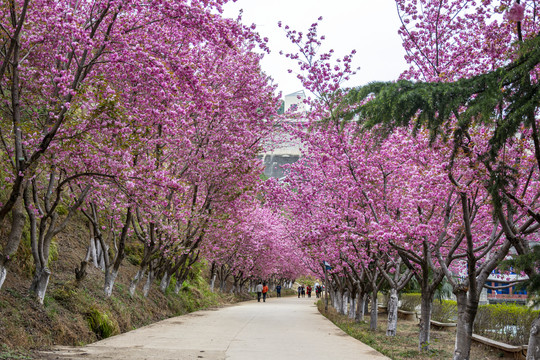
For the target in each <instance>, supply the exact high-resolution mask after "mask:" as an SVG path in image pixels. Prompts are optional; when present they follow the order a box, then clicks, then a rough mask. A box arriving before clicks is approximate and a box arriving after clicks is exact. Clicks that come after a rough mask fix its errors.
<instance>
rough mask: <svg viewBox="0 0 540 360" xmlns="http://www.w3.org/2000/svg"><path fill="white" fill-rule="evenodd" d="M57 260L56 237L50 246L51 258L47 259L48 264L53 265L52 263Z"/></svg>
mask: <svg viewBox="0 0 540 360" xmlns="http://www.w3.org/2000/svg"><path fill="white" fill-rule="evenodd" d="M57 260H58V244H57V243H56V239H52V241H51V246H49V259H48V261H47V266H48V267H51V264H52V263H53V262H54V261H57Z"/></svg>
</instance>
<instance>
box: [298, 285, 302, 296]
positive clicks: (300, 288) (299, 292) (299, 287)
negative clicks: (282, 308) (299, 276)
mask: <svg viewBox="0 0 540 360" xmlns="http://www.w3.org/2000/svg"><path fill="white" fill-rule="evenodd" d="M300 295H302V285H300V286H298V298H299V299H300Z"/></svg>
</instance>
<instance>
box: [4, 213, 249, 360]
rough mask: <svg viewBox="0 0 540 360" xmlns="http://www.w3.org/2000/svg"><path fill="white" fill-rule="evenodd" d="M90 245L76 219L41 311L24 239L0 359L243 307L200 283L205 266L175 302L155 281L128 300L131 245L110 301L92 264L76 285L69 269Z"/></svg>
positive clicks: (136, 255) (134, 255)
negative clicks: (201, 312)
mask: <svg viewBox="0 0 540 360" xmlns="http://www.w3.org/2000/svg"><path fill="white" fill-rule="evenodd" d="M26 236H27V235H26V234H25V237H26ZM87 246H88V229H87V228H86V224H85V220H84V219H83V218H82V216H81V217H78V218H77V219H76V220H75V221H73V222H72V223H71V224H70V225H68V228H67V229H66V231H64V232H63V233H61V234H59V235H58V236H57V238H56V239H55V247H54V249H55V251H53V252H52V254H51V257H50V267H51V271H52V275H51V279H50V283H49V288H48V291H47V295H46V297H45V300H44V304H43V305H40V304H39V303H37V302H36V301H34V299H33V298H32V297H31V295H30V294H29V292H28V288H29V286H30V282H31V276H32V271H33V270H32V260H31V250H30V247H29V241H28V238H25V239H24V240H23V244H21V247H20V248H19V251H18V253H17V256H16V258H15V259H13V261H12V262H11V263H10V267H9V273H8V277H7V279H6V283H5V284H4V286H3V288H2V290H1V291H0V312H1V314H2V316H0V344H2V348H1V349H0V359H8V358H27V357H28V356H31V351H32V349H38V348H39V349H41V348H47V347H50V346H52V345H82V344H86V343H91V342H94V341H96V340H99V339H101V338H103V337H107V336H110V335H113V334H117V333H121V332H125V331H129V330H132V329H135V328H138V327H141V326H144V325H148V324H150V323H153V322H156V321H159V320H162V319H165V318H168V317H171V316H175V315H180V314H185V313H187V312H191V311H195V310H198V309H201V308H207V307H214V306H219V305H222V304H226V303H231V302H236V301H238V300H240V299H238V298H236V297H234V296H233V295H229V294H215V293H212V292H210V291H209V287H208V285H207V281H206V280H205V278H204V277H203V275H204V273H205V271H206V269H205V267H204V265H201V266H199V267H198V268H195V269H194V270H193V272H192V274H190V278H189V280H188V281H186V283H185V284H184V287H183V288H182V290H181V291H180V293H179V294H178V295H177V294H174V292H173V291H170V289H171V288H172V287H174V279H173V281H172V283H171V286H170V287H169V289H168V290H167V292H166V293H165V294H163V293H162V292H161V291H160V290H159V288H158V286H157V285H158V284H157V281H158V280H156V283H155V284H154V286H153V287H152V288H151V290H150V293H149V295H148V297H147V298H145V297H144V296H143V295H142V291H141V288H142V286H139V288H138V291H137V292H136V294H135V296H133V297H131V296H130V294H129V292H128V288H129V283H130V281H131V279H132V277H133V276H134V274H135V273H136V271H137V266H136V264H137V262H138V261H140V257H141V248H140V246H139V245H138V244H137V243H136V242H135V241H134V240H130V242H129V243H128V247H127V249H126V250H127V251H126V253H127V256H126V258H125V259H124V261H123V265H122V267H121V269H120V273H119V275H118V279H117V281H116V284H115V288H114V291H113V294H112V296H111V297H110V298H106V297H105V296H104V294H103V273H102V271H101V270H99V269H97V268H95V267H94V266H93V265H92V264H89V265H88V267H87V272H88V275H87V276H86V278H85V279H84V280H83V281H81V282H80V283H77V282H76V280H75V271H74V269H75V268H76V267H77V266H79V265H80V262H81V260H82V258H81V256H83V255H84V254H85V253H86V249H87ZM246 296H247V295H246ZM91 324H93V328H92V327H91Z"/></svg>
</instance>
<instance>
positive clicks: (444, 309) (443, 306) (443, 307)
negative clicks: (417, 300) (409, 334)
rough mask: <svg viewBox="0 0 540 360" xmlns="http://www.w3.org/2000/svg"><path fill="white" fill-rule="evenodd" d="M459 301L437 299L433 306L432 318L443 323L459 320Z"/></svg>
mask: <svg viewBox="0 0 540 360" xmlns="http://www.w3.org/2000/svg"><path fill="white" fill-rule="evenodd" d="M457 313H458V312H457V302H455V301H454V300H442V301H439V300H435V301H434V302H433V306H432V308H431V319H432V320H435V321H439V322H442V323H449V322H456V321H457Z"/></svg>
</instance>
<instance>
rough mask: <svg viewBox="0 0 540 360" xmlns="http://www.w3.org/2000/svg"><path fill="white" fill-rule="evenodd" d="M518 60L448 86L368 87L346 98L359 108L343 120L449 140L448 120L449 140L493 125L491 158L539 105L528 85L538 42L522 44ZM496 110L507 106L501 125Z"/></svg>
mask: <svg viewBox="0 0 540 360" xmlns="http://www.w3.org/2000/svg"><path fill="white" fill-rule="evenodd" d="M519 55H520V56H519V57H518V58H517V59H516V60H515V61H514V62H512V63H510V64H508V65H507V66H504V67H501V68H499V69H496V70H494V71H491V72H489V73H486V74H481V75H477V76H474V77H471V78H462V79H460V80H458V81H456V82H452V83H444V82H437V83H424V82H411V81H407V80H400V81H397V82H388V83H381V82H377V83H371V84H368V85H366V86H364V87H360V88H358V89H356V90H353V91H351V92H350V93H349V95H348V99H347V101H348V102H349V103H351V104H362V105H361V106H358V107H357V108H356V109H355V110H354V111H353V112H351V113H348V114H345V115H344V118H345V119H346V120H349V119H352V118H353V116H354V115H357V116H358V118H359V121H360V122H361V124H362V126H363V127H365V128H367V129H371V128H373V127H374V126H375V125H380V126H381V128H380V129H379V130H381V129H382V131H384V132H388V131H391V129H392V128H394V127H399V126H408V125H409V124H410V123H413V125H414V129H415V130H418V129H420V128H421V127H425V128H427V129H429V130H430V132H431V135H432V137H435V136H437V135H438V134H442V135H450V134H449V132H450V131H453V130H452V129H451V127H450V120H451V119H452V118H453V117H455V116H458V128H457V133H454V134H453V135H454V136H456V135H459V133H461V134H463V132H465V131H466V130H467V129H468V127H469V126H471V125H473V124H475V123H478V122H482V123H488V124H490V125H496V128H495V133H494V135H493V137H492V139H491V141H490V144H491V146H492V149H491V154H492V155H495V154H496V153H497V152H498V150H499V149H500V148H501V146H502V145H503V144H504V143H505V142H506V140H507V139H509V138H511V137H513V136H514V135H515V133H516V132H517V131H518V129H519V126H520V125H521V124H525V125H526V126H530V123H529V117H530V115H531V114H532V115H533V117H534V114H535V112H536V108H537V104H538V101H539V96H540V95H539V92H538V88H539V86H540V84H538V83H536V84H531V83H530V82H529V74H530V73H531V71H533V70H534V69H535V68H536V67H537V66H538V64H539V63H540V36H536V37H534V38H531V39H528V40H527V41H525V42H524V43H523V44H522V45H521V49H520V54H519ZM524 85H526V86H524ZM366 100H370V101H368V102H366ZM500 104H507V106H506V108H505V114H504V119H501V117H500V114H499V105H500ZM463 109H464V111H463Z"/></svg>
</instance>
